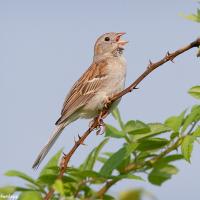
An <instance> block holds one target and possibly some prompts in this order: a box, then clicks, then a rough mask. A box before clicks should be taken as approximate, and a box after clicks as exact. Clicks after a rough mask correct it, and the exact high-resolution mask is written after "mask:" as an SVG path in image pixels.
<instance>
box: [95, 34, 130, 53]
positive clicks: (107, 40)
mask: <svg viewBox="0 0 200 200" xmlns="http://www.w3.org/2000/svg"><path fill="white" fill-rule="evenodd" d="M124 34H125V33H124V32H121V33H114V32H111V33H105V34H103V35H102V36H100V37H99V38H98V39H97V41H96V43H95V46H94V55H95V56H100V55H102V56H103V55H104V54H109V53H112V52H114V51H115V50H117V49H120V50H121V51H122V50H123V49H124V48H123V47H124V45H125V44H126V43H128V42H127V41H125V40H122V39H121V36H122V35H124Z"/></svg>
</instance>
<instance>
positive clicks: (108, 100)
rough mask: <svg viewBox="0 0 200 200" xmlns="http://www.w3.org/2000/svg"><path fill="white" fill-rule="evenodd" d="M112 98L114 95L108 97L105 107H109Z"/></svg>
mask: <svg viewBox="0 0 200 200" xmlns="http://www.w3.org/2000/svg"><path fill="white" fill-rule="evenodd" d="M111 99H112V96H111V97H106V99H105V102H104V107H105V108H106V109H109V107H110V104H111V103H112V101H111Z"/></svg>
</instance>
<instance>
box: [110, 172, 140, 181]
mask: <svg viewBox="0 0 200 200" xmlns="http://www.w3.org/2000/svg"><path fill="white" fill-rule="evenodd" d="M113 179H114V180H122V179H132V180H139V181H144V179H143V178H142V177H140V176H136V175H134V174H122V175H119V176H115V177H114V178H113Z"/></svg>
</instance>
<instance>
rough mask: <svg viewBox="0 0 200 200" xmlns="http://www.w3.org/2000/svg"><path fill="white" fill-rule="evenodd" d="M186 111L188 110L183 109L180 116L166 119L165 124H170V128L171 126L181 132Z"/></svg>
mask: <svg viewBox="0 0 200 200" xmlns="http://www.w3.org/2000/svg"><path fill="white" fill-rule="evenodd" d="M185 112H186V111H183V112H182V113H181V114H180V115H179V116H172V117H169V118H168V119H167V120H166V121H165V125H166V126H168V127H169V128H171V129H172V130H173V131H175V132H179V129H180V127H181V125H182V123H183V120H184V116H185Z"/></svg>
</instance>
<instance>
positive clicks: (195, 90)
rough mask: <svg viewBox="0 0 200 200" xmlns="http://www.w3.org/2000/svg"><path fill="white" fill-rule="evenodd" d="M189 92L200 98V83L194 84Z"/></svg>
mask: <svg viewBox="0 0 200 200" xmlns="http://www.w3.org/2000/svg"><path fill="white" fill-rule="evenodd" d="M188 93H189V94H190V95H192V96H193V97H194V98H196V99H200V85H197V86H194V87H192V88H190V89H189V91H188Z"/></svg>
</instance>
